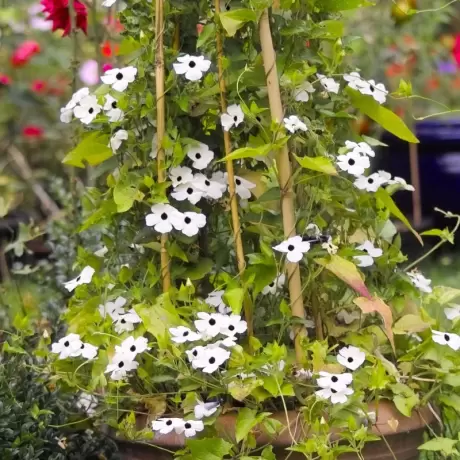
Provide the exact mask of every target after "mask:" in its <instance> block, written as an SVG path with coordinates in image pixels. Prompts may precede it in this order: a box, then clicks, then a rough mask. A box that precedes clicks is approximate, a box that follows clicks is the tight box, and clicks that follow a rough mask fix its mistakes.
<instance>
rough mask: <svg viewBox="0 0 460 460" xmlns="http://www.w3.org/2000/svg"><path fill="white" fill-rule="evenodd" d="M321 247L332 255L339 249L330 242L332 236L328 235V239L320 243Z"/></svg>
mask: <svg viewBox="0 0 460 460" xmlns="http://www.w3.org/2000/svg"><path fill="white" fill-rule="evenodd" d="M321 247H322V248H323V249H325V250H326V251H327V252H328V254H329V255H331V256H332V255H334V254H337V251H338V250H339V248H338V246H336V245H335V244H334V243H333V242H332V238H331V237H329V238H328V240H327V241H326V242H325V243H322V244H321Z"/></svg>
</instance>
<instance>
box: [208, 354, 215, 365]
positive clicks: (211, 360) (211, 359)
mask: <svg viewBox="0 0 460 460" xmlns="http://www.w3.org/2000/svg"><path fill="white" fill-rule="evenodd" d="M215 362H216V358H214V357H213V356H212V357H211V358H209V364H214V363H215Z"/></svg>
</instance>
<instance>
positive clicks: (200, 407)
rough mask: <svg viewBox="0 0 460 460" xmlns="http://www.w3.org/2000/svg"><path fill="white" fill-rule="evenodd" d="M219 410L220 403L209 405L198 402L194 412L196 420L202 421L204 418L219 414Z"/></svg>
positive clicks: (210, 403)
mask: <svg viewBox="0 0 460 460" xmlns="http://www.w3.org/2000/svg"><path fill="white" fill-rule="evenodd" d="M218 408H219V403H218V402H217V401H216V402H207V403H205V402H203V401H198V403H197V405H196V406H195V408H194V410H193V412H194V414H195V418H196V419H197V420H201V419H202V418H204V417H211V415H213V414H215V413H216V412H217V409H218Z"/></svg>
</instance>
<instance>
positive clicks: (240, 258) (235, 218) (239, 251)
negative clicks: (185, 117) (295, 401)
mask: <svg viewBox="0 0 460 460" xmlns="http://www.w3.org/2000/svg"><path fill="white" fill-rule="evenodd" d="M215 10H216V15H218V14H219V12H220V0H215ZM221 33H222V32H221V30H220V29H219V28H217V29H216V46H217V66H218V72H219V88H220V107H221V110H222V113H225V112H227V88H226V85H225V77H224V62H223V58H224V52H223V43H222V35H221ZM224 148H225V156H227V157H228V155H230V153H231V151H232V144H231V139H230V133H229V132H228V131H225V130H224ZM225 165H226V169H227V176H228V189H229V193H230V209H231V215H232V228H233V238H234V242H235V251H236V260H237V264H238V272H239V274H240V275H241V274H242V273H243V272H244V270H245V268H246V262H245V260H244V250H243V240H242V238H241V224H240V216H239V214H238V200H237V196H236V187H235V173H234V170H233V162H232V160H226V162H225ZM244 316H245V319H246V322H247V324H248V336H249V337H252V335H253V332H254V331H253V329H254V327H253V314H252V308H251V305H250V304H249V302H248V301H246V300H245V301H244Z"/></svg>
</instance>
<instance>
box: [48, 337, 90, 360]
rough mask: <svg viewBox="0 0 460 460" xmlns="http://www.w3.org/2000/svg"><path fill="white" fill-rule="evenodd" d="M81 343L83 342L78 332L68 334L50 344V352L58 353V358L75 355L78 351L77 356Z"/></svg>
mask: <svg viewBox="0 0 460 460" xmlns="http://www.w3.org/2000/svg"><path fill="white" fill-rule="evenodd" d="M82 345H83V342H82V341H81V340H80V336H79V335H78V334H69V335H67V336H65V337H63V338H62V339H60V340H59V341H58V342H57V343H53V344H52V345H51V353H58V354H59V359H66V358H68V357H69V356H75V353H78V354H77V355H76V356H78V355H79V354H80V349H81V346H82Z"/></svg>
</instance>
